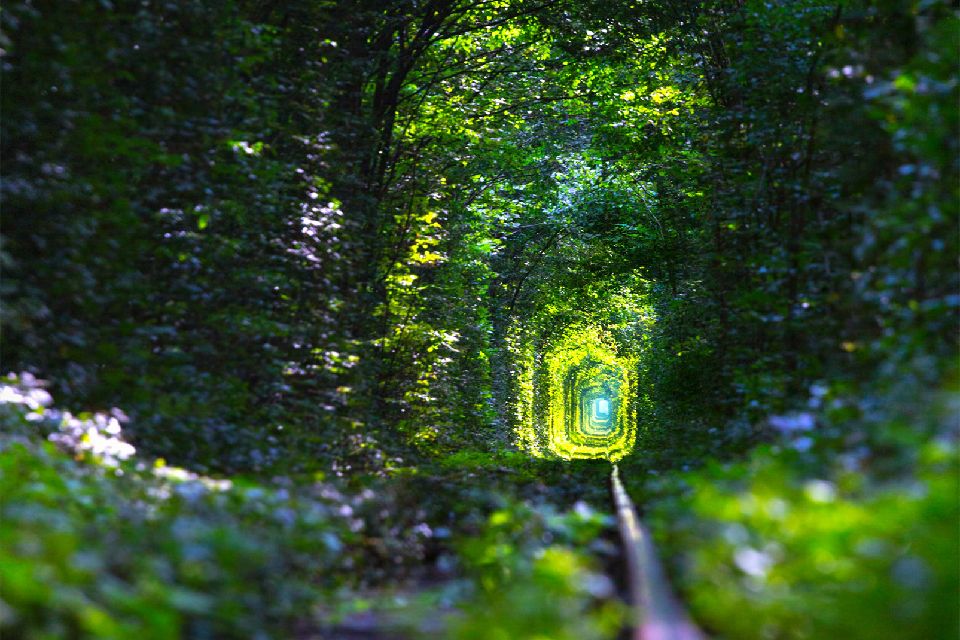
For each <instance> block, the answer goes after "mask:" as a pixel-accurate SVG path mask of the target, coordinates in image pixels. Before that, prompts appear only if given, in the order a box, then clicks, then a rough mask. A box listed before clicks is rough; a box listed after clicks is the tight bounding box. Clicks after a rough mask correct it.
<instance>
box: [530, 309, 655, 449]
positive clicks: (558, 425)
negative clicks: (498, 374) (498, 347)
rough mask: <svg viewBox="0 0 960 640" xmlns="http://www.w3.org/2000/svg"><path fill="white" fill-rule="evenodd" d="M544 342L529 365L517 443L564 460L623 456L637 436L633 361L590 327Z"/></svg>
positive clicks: (605, 335)
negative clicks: (521, 421)
mask: <svg viewBox="0 0 960 640" xmlns="http://www.w3.org/2000/svg"><path fill="white" fill-rule="evenodd" d="M545 346H546V348H545V349H544V350H543V351H542V352H541V355H540V357H536V358H532V359H531V361H530V363H529V364H530V375H529V377H528V378H526V379H527V380H528V386H527V388H526V390H527V391H528V393H529V396H528V398H529V401H528V402H527V403H526V404H523V405H520V406H519V408H520V409H521V411H520V412H518V414H519V415H518V417H523V418H526V420H525V424H523V423H522V424H521V425H520V426H519V428H518V429H517V435H518V438H517V440H518V444H519V445H520V446H521V447H522V448H524V449H527V450H528V451H530V452H531V453H533V454H534V455H538V456H547V457H558V458H563V459H567V460H571V459H584V458H606V459H609V460H613V461H615V460H619V459H620V458H623V457H624V456H625V455H627V454H628V453H629V452H630V451H631V450H632V449H633V446H634V441H635V440H636V435H637V425H636V409H635V402H634V397H635V395H636V389H635V382H634V370H635V368H636V366H635V365H636V363H635V361H634V360H633V359H632V358H627V357H623V356H621V355H619V354H618V352H617V348H616V345H615V343H614V341H613V339H612V338H611V337H610V335H609V334H608V333H607V332H606V331H604V330H603V329H602V328H600V327H597V326H594V325H578V326H575V327H569V328H568V329H567V330H566V331H564V332H562V333H561V334H560V335H559V336H558V337H557V338H556V339H555V340H553V341H552V342H551V343H550V344H548V345H545ZM533 369H535V371H534V370H533Z"/></svg>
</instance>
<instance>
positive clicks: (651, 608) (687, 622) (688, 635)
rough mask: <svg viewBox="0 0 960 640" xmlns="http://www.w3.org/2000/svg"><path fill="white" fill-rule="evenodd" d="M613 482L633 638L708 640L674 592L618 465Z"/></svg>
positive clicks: (612, 488)
mask: <svg viewBox="0 0 960 640" xmlns="http://www.w3.org/2000/svg"><path fill="white" fill-rule="evenodd" d="M610 486H611V490H612V492H613V502H614V506H615V508H616V511H617V524H618V526H619V528H620V537H621V538H622V539H623V553H624V557H625V558H626V564H627V582H628V585H627V587H628V590H629V594H630V604H631V606H632V608H633V612H634V623H633V633H632V635H631V638H632V640H705V638H706V636H705V635H704V634H703V632H702V631H700V629H699V628H698V627H697V625H696V624H694V622H693V621H692V620H691V619H690V616H689V615H688V614H687V612H686V611H684V609H683V607H682V606H681V605H680V603H679V601H677V599H676V597H674V595H673V593H672V592H671V590H670V586H669V584H668V583H667V578H666V575H665V573H664V571H663V566H662V565H661V564H660V561H659V560H658V559H657V553H656V549H655V548H654V546H653V540H652V539H651V538H650V532H649V531H648V530H647V528H646V527H645V526H644V525H643V523H642V522H640V517H639V516H638V515H637V509H636V507H634V506H633V502H631V501H630V497H629V496H628V495H627V492H626V491H625V490H624V488H623V483H622V482H621V481H620V469H619V468H618V467H617V465H613V473H612V474H611V475H610Z"/></svg>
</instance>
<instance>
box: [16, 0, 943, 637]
mask: <svg viewBox="0 0 960 640" xmlns="http://www.w3.org/2000/svg"><path fill="white" fill-rule="evenodd" d="M958 24H960V22H958V18H957V13H956V9H955V7H954V6H953V5H952V4H951V3H949V2H945V1H943V2H942V1H937V0H930V1H926V0H924V1H908V0H841V1H838V2H824V1H821V0H789V1H788V0H783V1H773V2H760V1H755V0H703V1H697V2H692V1H687V0H663V1H658V2H653V1H640V0H636V1H626V0H624V1H611V0H479V1H463V0H402V1H396V2H379V1H375V0H349V1H346V0H345V1H337V2H329V1H317V0H289V1H285V2H267V1H264V0H216V1H212V2H211V1H208V0H181V1H178V2H152V1H150V2H139V1H138V2H133V1H127V0H114V1H110V2H108V1H102V2H93V1H90V2H63V1H46V0H24V1H21V2H12V3H9V4H8V5H7V6H5V7H4V9H3V11H2V12H0V30H2V31H0V47H2V50H3V51H2V57H0V64H2V72H3V80H4V83H3V84H4V90H3V95H2V98H0V100H2V121H0V129H2V131H0V134H2V135H0V137H2V140H0V146H2V157H3V181H2V186H0V190H2V196H3V224H2V239H3V245H2V253H0V261H2V267H3V271H4V276H3V281H2V284H0V294H2V297H3V308H2V317H0V320H2V323H3V340H2V347H0V348H2V360H3V367H4V369H5V371H16V372H28V373H32V374H34V375H36V376H37V377H39V378H43V379H46V380H48V381H49V384H50V387H49V390H50V392H51V393H52V394H53V396H54V397H55V398H57V401H58V402H62V403H64V405H66V406H72V407H76V408H77V409H78V410H89V411H108V410H110V409H111V408H112V407H119V408H121V409H122V410H123V412H124V415H125V416H126V417H128V420H127V421H126V422H124V433H125V434H126V437H127V438H129V440H130V442H131V443H132V444H133V445H135V446H136V449H137V451H138V455H142V456H146V457H151V458H162V459H164V460H166V461H167V462H168V463H169V464H172V465H177V466H181V467H184V468H186V469H189V470H191V471H192V472H197V473H201V474H213V475H218V476H232V475H237V476H242V477H248V478H261V479H265V478H272V477H276V476H296V477H308V476H310V474H317V473H319V474H326V475H327V476H329V477H331V478H334V477H341V478H344V479H347V480H349V479H350V478H354V477H360V476H363V475H364V474H368V475H370V476H380V477H394V476H403V475H404V474H410V475H414V474H415V472H416V471H417V470H421V469H429V468H432V467H431V465H438V464H439V465H441V466H442V465H443V464H444V461H449V460H466V459H468V457H469V455H473V453H476V455H477V456H481V457H482V456H488V457H489V456H493V457H494V458H496V459H498V460H499V459H501V458H502V459H503V460H506V461H507V462H500V463H498V464H501V465H513V464H516V465H521V466H522V465H537V464H543V465H547V466H545V467H543V468H550V469H554V468H555V467H552V466H549V465H552V464H554V463H556V462H557V459H566V460H569V459H579V458H602V459H608V460H614V461H620V464H621V467H622V468H625V469H627V478H628V479H629V478H631V477H636V478H640V479H638V480H637V481H636V483H637V484H636V485H635V486H634V487H633V490H634V491H635V492H637V493H638V494H639V495H641V496H650V497H651V498H656V497H658V496H660V497H662V495H667V493H668V491H667V489H662V491H663V494H662V495H661V494H658V493H657V491H660V489H657V488H656V487H653V488H650V487H649V486H647V485H645V484H643V482H645V479H646V478H648V477H654V476H656V474H661V473H669V472H673V471H678V470H688V469H691V468H699V467H701V466H703V465H704V464H706V463H708V462H710V461H721V462H718V463H717V464H726V462H724V461H731V460H749V459H752V458H750V456H751V455H753V454H752V453H751V452H754V451H758V450H759V451H768V449H765V447H771V446H773V447H779V449H777V451H781V450H782V451H785V452H787V453H784V454H783V455H787V454H789V455H791V456H797V457H798V460H793V459H792V458H791V461H790V462H784V463H783V464H784V465H786V466H785V468H789V469H794V470H796V469H803V470H804V471H803V472H802V473H806V474H808V475H809V474H815V473H820V472H821V471H822V473H821V475H823V474H828V471H827V470H836V469H840V468H841V467H843V468H845V469H848V470H849V469H854V470H855V473H858V474H861V476H862V477H864V478H877V479H878V480H877V481H878V482H881V481H883V482H886V481H888V480H891V479H897V478H900V479H903V478H913V477H919V475H920V474H921V471H920V470H919V469H920V467H921V466H922V465H923V464H926V462H924V461H929V460H931V459H933V458H931V456H933V457H934V458H935V457H936V456H934V454H933V453H930V450H929V447H932V446H934V445H933V444H931V443H940V444H937V445H936V446H947V445H946V444H943V443H944V442H946V441H947V440H949V439H950V438H951V437H953V436H952V435H951V434H954V431H955V425H953V421H952V420H951V419H950V415H951V411H950V410H949V406H951V405H950V404H949V402H950V401H949V399H948V398H949V397H953V396H951V395H950V393H952V391H953V390H955V386H956V382H957V361H956V354H957V347H958V344H957V337H958V336H957V311H958V307H960V295H958V277H957V271H956V257H957V255H958V233H957V219H958V215H957V213H958V212H957V208H958V180H957V175H958V135H957V134H958V129H957V120H958V97H957V96H958V82H957V69H956V45H957V38H958ZM598 400H603V401H604V402H605V403H606V405H603V404H599V403H597V401H598ZM604 407H606V412H607V414H608V415H606V416H605V415H603V414H604ZM944 407H947V408H944ZM783 438H786V439H787V440H786V441H785V442H787V444H784V441H783V440H782V439H783ZM757 447H760V449H757ZM925 447H927V448H925ZM517 451H519V452H520V453H522V455H521V456H519V457H518V456H515V455H513V454H511V453H510V452H517ZM924 451H926V452H927V453H923V452H924ZM505 452H506V453H505ZM468 454H469V455H468ZM928 454H929V455H928ZM498 456H500V457H501V458H498ZM504 456H505V457H504ZM511 456H512V457H511ZM803 456H820V457H818V458H816V461H813V458H811V459H810V460H808V459H807V458H804V457H803ZM518 459H519V460H522V461H523V462H517V460H518ZM937 459H939V458H937ZM510 461H513V462H510ZM563 464H566V467H564V468H566V469H568V470H569V471H567V472H563V473H570V474H575V473H577V471H575V470H573V469H580V468H583V469H588V468H593V467H589V466H584V465H589V464H591V463H589V462H585V463H582V465H581V466H576V464H567V463H563ZM578 464H579V463H578ZM771 464H773V463H771ZM778 464H779V463H778ZM938 464H939V463H938ZM843 465H846V466H845V467H844V466H843ZM530 468H534V467H530ZM536 468H540V467H536ZM708 468H709V469H712V470H713V471H711V473H714V472H715V473H718V474H720V473H726V471H721V470H720V469H721V468H720V467H716V468H714V467H709V465H708ZM723 468H724V469H726V467H723ZM951 469H952V467H951ZM528 471H529V469H528ZM953 472H955V470H953V471H951V473H953ZM424 473H426V472H424ZM551 473H552V472H551ZM731 473H732V472H731ZM789 473H793V471H790V472H789ZM797 473H798V474H800V475H802V473H801V471H797ZM829 473H833V471H829ZM837 473H839V471H837ZM851 473H854V471H851ZM631 474H633V475H632V476H631ZM783 474H785V475H789V474H788V472H787V471H784V472H783ZM941 475H944V474H941ZM805 477H806V476H805ZM831 477H832V476H831ZM557 482H558V483H561V484H562V482H564V481H563V480H557ZM718 482H719V481H718ZM658 486H659V485H658ZM769 486H773V485H772V484H771V485H769ZM858 486H859V485H858ZM681 494H682V492H680V491H679V490H677V492H676V493H675V494H670V495H671V496H672V495H681ZM682 495H686V494H682ZM798 495H800V494H798ZM678 499H679V498H678ZM684 499H686V498H684ZM717 500H719V499H717ZM668 510H669V509H668ZM934 519H936V521H937V522H938V523H941V522H943V520H944V517H943V515H942V514H940V515H938V516H937V517H936V518H934ZM675 539H676V540H678V541H680V540H684V539H685V538H683V536H681V535H679V534H678V535H677V537H676V538H675ZM678 544H679V542H678ZM924 575H926V574H924ZM938 584H940V583H938ZM691 588H692V587H691ZM702 602H708V601H707V600H703V601H702ZM918 606H920V605H918ZM704 607H706V608H705V609H704V611H703V612H698V615H701V614H702V615H705V616H706V617H707V619H708V620H713V622H712V623H711V624H735V623H733V622H729V623H721V622H717V619H718V618H720V616H719V614H717V613H716V611H713V612H712V613H711V610H709V606H707V605H704ZM718 608H719V605H718ZM924 610H925V609H924ZM918 615H919V614H918ZM711 616H713V617H711ZM938 620H939V622H936V624H940V623H942V620H940V619H938ZM783 624H784V628H787V627H789V626H790V625H789V623H787V622H784V623H783ZM837 624H838V625H839V624H840V623H839V622H838V623H837ZM918 624H919V623H918ZM931 624H934V623H931ZM841 626H842V625H841ZM892 626H893V627H895V626H896V625H892ZM826 628H828V629H831V630H836V628H838V627H826ZM866 628H867V629H873V630H874V631H875V630H876V628H875V627H870V626H867V627H866ZM917 628H918V629H924V628H925V627H922V626H920V627H917ZM918 633H919V632H918ZM734 635H736V630H734ZM934 635H936V634H934ZM934 635H927V636H922V637H934ZM224 637H225V636H224ZM770 637H773V636H770ZM776 637H788V636H786V635H784V636H776ZM789 637H795V636H789ZM796 637H800V636H796ZM804 637H806V636H804ZM821 637H826V636H822V635H821ZM874 637H880V636H874ZM884 637H886V636H884ZM917 637H921V636H917Z"/></svg>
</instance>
